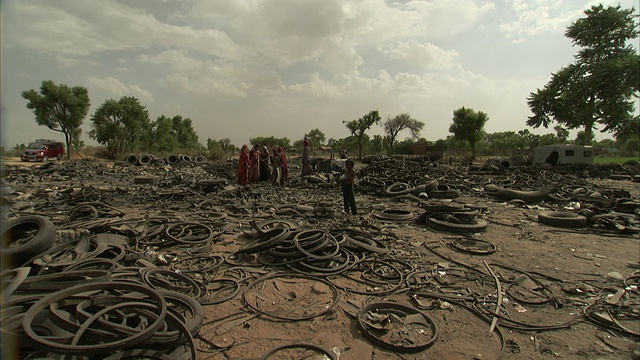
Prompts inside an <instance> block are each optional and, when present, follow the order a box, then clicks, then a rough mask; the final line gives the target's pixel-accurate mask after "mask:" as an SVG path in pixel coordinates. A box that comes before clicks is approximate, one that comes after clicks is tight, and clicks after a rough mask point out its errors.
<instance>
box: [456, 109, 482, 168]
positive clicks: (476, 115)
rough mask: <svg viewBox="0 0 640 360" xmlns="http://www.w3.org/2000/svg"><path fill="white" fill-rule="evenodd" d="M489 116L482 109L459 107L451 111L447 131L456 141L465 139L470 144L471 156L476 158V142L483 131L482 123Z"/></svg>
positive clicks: (480, 137)
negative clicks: (450, 119) (451, 118)
mask: <svg viewBox="0 0 640 360" xmlns="http://www.w3.org/2000/svg"><path fill="white" fill-rule="evenodd" d="M487 120H489V117H488V116H487V114H486V113H484V112H482V111H478V112H476V111H475V110H473V109H470V108H465V107H461V108H459V109H457V110H455V111H454V112H453V123H452V124H451V126H449V132H450V133H452V134H453V136H454V137H455V139H456V140H458V141H461V140H462V141H467V142H468V143H469V146H471V158H472V159H475V158H476V144H477V143H478V141H480V139H482V135H483V133H484V124H486V123H487Z"/></svg>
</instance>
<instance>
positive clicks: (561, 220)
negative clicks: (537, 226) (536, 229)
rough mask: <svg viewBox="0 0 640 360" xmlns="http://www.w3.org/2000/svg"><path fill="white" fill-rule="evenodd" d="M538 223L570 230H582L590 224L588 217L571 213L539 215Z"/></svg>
mask: <svg viewBox="0 0 640 360" xmlns="http://www.w3.org/2000/svg"><path fill="white" fill-rule="evenodd" d="M538 221H539V222H540V223H542V224H545V225H550V226H557V227H568V228H582V227H585V226H587V224H588V220H587V217H586V216H584V215H580V214H577V213H574V212H570V211H546V212H542V213H540V214H538Z"/></svg>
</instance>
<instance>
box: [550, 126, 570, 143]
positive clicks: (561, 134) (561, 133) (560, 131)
mask: <svg viewBox="0 0 640 360" xmlns="http://www.w3.org/2000/svg"><path fill="white" fill-rule="evenodd" d="M553 130H555V131H556V139H557V142H558V143H560V144H564V143H566V142H567V139H568V138H569V130H567V129H565V128H564V127H562V126H561V125H556V126H554V127H553Z"/></svg>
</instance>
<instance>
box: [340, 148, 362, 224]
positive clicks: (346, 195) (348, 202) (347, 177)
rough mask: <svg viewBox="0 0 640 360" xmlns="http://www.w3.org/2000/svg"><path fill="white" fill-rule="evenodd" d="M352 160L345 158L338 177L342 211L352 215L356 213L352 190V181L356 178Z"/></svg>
mask: <svg viewBox="0 0 640 360" xmlns="http://www.w3.org/2000/svg"><path fill="white" fill-rule="evenodd" d="M354 165H355V164H354V162H353V160H351V159H347V161H345V163H344V174H342V176H341V177H340V180H339V181H340V185H341V187H342V197H343V199H344V212H345V213H347V214H349V213H351V214H353V215H357V214H358V209H357V208H356V197H355V194H354V192H353V182H354V181H355V179H356V172H355V171H354V170H353V167H354Z"/></svg>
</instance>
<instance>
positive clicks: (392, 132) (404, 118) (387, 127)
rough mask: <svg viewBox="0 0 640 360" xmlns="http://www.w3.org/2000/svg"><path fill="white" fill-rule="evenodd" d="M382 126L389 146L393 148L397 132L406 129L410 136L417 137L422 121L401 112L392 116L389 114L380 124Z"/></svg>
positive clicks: (422, 124) (422, 125) (422, 126)
mask: <svg viewBox="0 0 640 360" xmlns="http://www.w3.org/2000/svg"><path fill="white" fill-rule="evenodd" d="M382 127H383V128H384V132H385V134H387V140H388V141H389V148H390V149H391V150H393V145H394V144H395V142H396V138H397V136H398V133H400V132H401V131H402V130H405V129H406V130H409V131H410V132H411V138H413V139H417V138H418V136H420V131H421V130H422V128H424V123H423V122H421V121H418V120H416V119H413V118H411V115H409V114H407V113H403V114H400V115H396V116H394V117H393V118H392V117H391V115H389V116H387V120H386V121H385V122H384V123H383V124H382Z"/></svg>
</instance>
